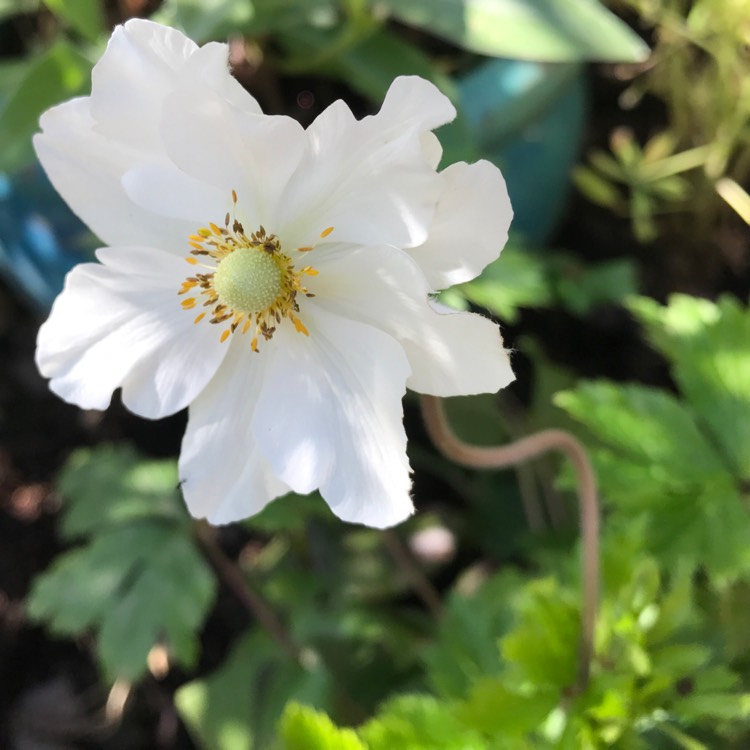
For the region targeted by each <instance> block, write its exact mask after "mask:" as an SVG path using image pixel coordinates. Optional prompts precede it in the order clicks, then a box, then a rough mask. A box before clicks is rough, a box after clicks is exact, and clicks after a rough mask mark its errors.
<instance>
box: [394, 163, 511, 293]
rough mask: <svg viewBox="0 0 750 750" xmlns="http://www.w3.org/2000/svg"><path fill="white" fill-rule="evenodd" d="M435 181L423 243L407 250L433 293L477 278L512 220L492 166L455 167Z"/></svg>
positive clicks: (503, 189) (502, 242)
mask: <svg viewBox="0 0 750 750" xmlns="http://www.w3.org/2000/svg"><path fill="white" fill-rule="evenodd" d="M440 177H441V180H442V183H443V189H442V195H441V196H440V200H439V202H438V205H437V211H436V213H435V220H434V221H433V223H432V226H431V227H430V236H429V239H428V240H427V241H426V242H425V243H424V244H423V245H421V246H419V247H415V248H412V249H411V250H410V251H409V252H410V254H411V256H412V257H413V258H414V259H415V260H416V261H417V263H419V265H420V266H421V268H422V270H423V271H424V273H425V275H426V276H427V280H428V281H429V283H430V285H431V287H432V288H433V289H446V288H447V287H449V286H452V285H453V284H461V283H463V282H464V281H469V280H470V279H473V278H475V277H477V276H478V275H479V274H480V273H481V272H482V269H483V268H484V267H485V266H486V265H487V264H488V263H491V262H492V261H493V260H495V259H496V258H497V256H498V255H499V254H500V251H501V250H502V248H503V246H504V245H505V243H506V241H507V239H508V228H509V227H510V222H511V219H512V218H513V209H512V208H511V205H510V199H509V197H508V190H507V188H506V186H505V180H504V179H503V176H502V174H500V170H499V169H498V168H497V167H496V166H495V165H494V164H491V163H490V162H488V161H478V162H477V163H476V164H466V163H465V162H458V163H456V164H451V166H449V167H447V168H446V169H445V170H443V171H442V172H441V173H440Z"/></svg>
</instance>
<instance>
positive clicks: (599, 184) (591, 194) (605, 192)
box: [571, 165, 622, 210]
mask: <svg viewBox="0 0 750 750" xmlns="http://www.w3.org/2000/svg"><path fill="white" fill-rule="evenodd" d="M571 179H572V180H573V183H574V185H575V186H576V187H577V188H578V189H579V190H580V191H581V193H583V195H585V196H586V197H587V198H588V199H589V200H590V201H591V202H592V203H596V205H597V206H604V207H605V208H611V209H615V210H616V209H618V208H619V207H620V206H622V194H621V193H620V191H619V190H618V189H617V187H615V186H614V185H613V184H612V183H611V182H610V181H609V180H608V179H606V178H605V177H602V176H601V175H599V174H597V172H595V171H594V170H593V169H589V168H588V167H584V166H581V165H579V166H577V167H574V168H573V172H572V173H571Z"/></svg>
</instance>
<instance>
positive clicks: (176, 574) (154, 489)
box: [28, 447, 215, 680]
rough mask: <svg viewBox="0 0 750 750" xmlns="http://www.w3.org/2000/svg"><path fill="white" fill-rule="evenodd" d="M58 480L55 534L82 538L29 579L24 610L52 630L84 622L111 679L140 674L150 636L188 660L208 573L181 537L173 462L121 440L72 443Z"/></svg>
mask: <svg viewBox="0 0 750 750" xmlns="http://www.w3.org/2000/svg"><path fill="white" fill-rule="evenodd" d="M59 487H60V491H61V492H62V493H63V494H65V495H66V497H67V498H68V503H67V504H66V507H65V514H64V517H63V519H62V524H61V528H60V533H61V536H62V539H63V540H65V541H68V542H80V541H82V542H83V544H80V545H78V546H75V547H73V549H71V550H69V551H67V552H65V553H63V554H61V555H59V556H58V557H57V559H56V560H55V562H54V564H53V565H52V567H51V568H50V569H49V570H47V571H46V572H45V573H44V574H43V575H42V576H40V577H39V578H37V580H36V582H35V584H34V587H33V589H32V591H31V593H30V595H29V599H28V613H29V616H30V617H32V618H34V619H37V620H40V621H44V622H48V623H49V624H50V627H51V629H52V631H53V632H55V633H58V634H60V635H77V634H79V633H81V632H82V631H84V630H87V629H89V628H91V629H93V630H94V631H95V632H96V633H97V655H98V658H99V660H100V662H101V665H102V669H103V670H104V673H105V676H106V677H107V678H108V679H110V680H114V679H116V678H118V677H120V678H124V679H128V680H134V679H137V678H139V677H141V676H142V675H143V673H144V672H145V671H146V657H147V656H148V654H149V652H150V651H151V649H152V648H153V647H154V646H155V645H156V644H157V643H161V644H163V645H165V646H166V647H167V649H168V651H169V653H170V655H171V657H172V658H173V659H174V660H175V661H177V662H179V663H182V664H185V665H187V666H192V665H194V664H195V662H196V659H197V656H198V640H197V635H198V634H197V630H198V628H199V627H200V625H201V624H202V622H203V619H204V617H205V614H206V611H207V609H208V608H209V607H210V606H211V603H212V601H213V598H214V595H215V581H214V578H213V576H212V575H211V573H210V572H209V570H208V568H207V567H206V564H205V563H204V561H203V558H202V557H201V555H200V554H199V552H198V551H197V549H196V547H195V545H194V544H193V543H192V541H191V539H190V536H189V533H188V530H189V529H190V524H191V519H190V518H189V516H188V515H187V512H186V511H185V510H184V508H183V507H182V503H181V502H180V499H179V493H178V492H177V468H176V466H175V465H174V462H172V461H143V460H142V459H140V458H139V457H138V456H137V455H136V454H135V453H134V452H133V451H132V450H131V449H128V448H115V447H103V448H99V449H97V450H96V451H80V452H78V453H76V454H74V455H73V456H72V457H71V459H70V460H69V462H68V465H67V467H66V469H65V471H64V472H63V474H62V475H61V477H60V481H59Z"/></svg>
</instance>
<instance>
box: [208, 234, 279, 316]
mask: <svg viewBox="0 0 750 750" xmlns="http://www.w3.org/2000/svg"><path fill="white" fill-rule="evenodd" d="M214 289H215V290H216V292H217V294H218V295H219V299H220V300H221V302H222V303H223V304H225V305H226V306H227V307H231V308H232V309H234V310H236V311H237V312H243V313H245V314H247V315H250V314H252V313H259V312H262V311H263V310H265V309H266V308H267V307H269V306H270V305H271V303H272V302H274V301H275V300H276V298H277V297H278V296H279V294H280V293H281V269H280V268H279V265H278V263H277V262H276V260H275V259H274V257H273V255H271V254H269V253H266V252H265V251H263V250H257V249H255V248H252V247H243V248H239V249H238V250H235V251H234V252H233V253H231V254H230V255H228V256H227V257H226V258H224V260H222V261H221V263H220V264H219V267H218V268H217V269H216V273H214Z"/></svg>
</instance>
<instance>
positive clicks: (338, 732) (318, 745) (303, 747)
mask: <svg viewBox="0 0 750 750" xmlns="http://www.w3.org/2000/svg"><path fill="white" fill-rule="evenodd" d="M281 737H282V740H283V743H284V744H283V747H284V750H313V748H314V750H368V749H367V746H366V745H364V744H363V743H362V742H361V740H360V739H359V738H358V737H357V735H356V733H355V732H354V731H353V730H351V729H339V728H338V727H337V726H336V725H335V724H334V723H333V722H332V721H331V720H330V719H329V718H328V716H326V715H325V714H324V713H319V712H317V711H313V710H312V709H311V708H307V707H306V706H301V705H300V704H299V703H290V704H289V705H288V706H287V707H286V710H285V711H284V716H283V717H282V719H281Z"/></svg>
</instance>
